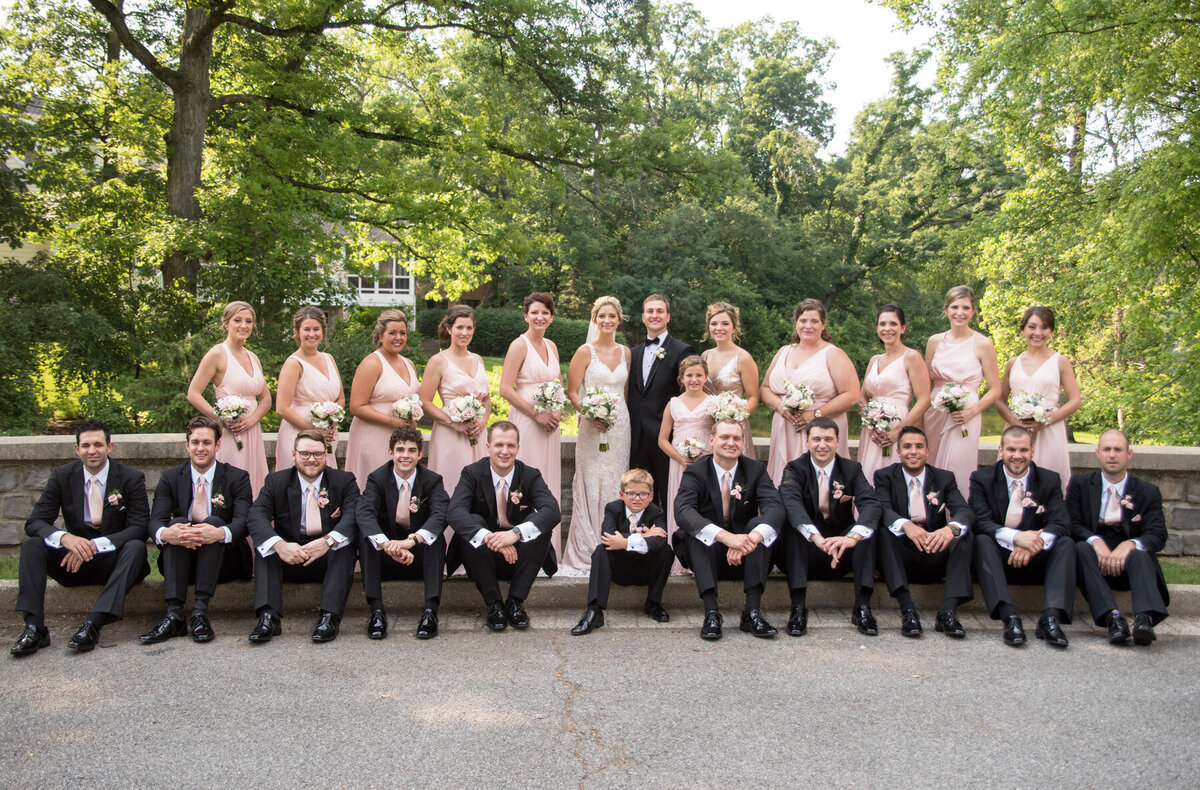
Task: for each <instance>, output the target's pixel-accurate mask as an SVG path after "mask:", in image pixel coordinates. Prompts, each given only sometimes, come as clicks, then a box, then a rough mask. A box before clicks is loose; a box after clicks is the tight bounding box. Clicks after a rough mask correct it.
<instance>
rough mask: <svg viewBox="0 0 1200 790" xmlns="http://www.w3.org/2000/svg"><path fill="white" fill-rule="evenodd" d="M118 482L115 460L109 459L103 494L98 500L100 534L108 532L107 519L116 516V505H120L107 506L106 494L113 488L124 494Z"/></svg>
mask: <svg viewBox="0 0 1200 790" xmlns="http://www.w3.org/2000/svg"><path fill="white" fill-rule="evenodd" d="M120 482H121V481H120V480H119V479H118V475H117V464H116V462H115V461H109V462H108V479H107V480H105V481H104V496H103V497H102V498H101V500H100V534H101V535H104V534H107V533H108V524H109V520H110V519H112V518H113V517H114V516H116V513H117V507H120V505H117V507H109V506H108V495H109V494H111V493H112V492H113V490H114V489H116V491H117V493H119V494H120V495H121V496H122V497H124V496H125V492H124V491H122V490H121V486H120Z"/></svg>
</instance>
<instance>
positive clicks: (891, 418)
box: [862, 398, 902, 456]
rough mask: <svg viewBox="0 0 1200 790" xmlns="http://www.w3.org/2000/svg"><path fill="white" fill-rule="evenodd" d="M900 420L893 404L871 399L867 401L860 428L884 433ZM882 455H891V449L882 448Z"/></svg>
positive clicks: (898, 412)
mask: <svg viewBox="0 0 1200 790" xmlns="http://www.w3.org/2000/svg"><path fill="white" fill-rule="evenodd" d="M901 419H902V418H901V416H900V407H899V406H897V405H896V404H895V403H892V402H891V401H890V400H888V399H887V398H871V400H869V401H867V408H866V411H864V412H863V415H862V426H863V427H864V428H867V429H869V430H872V431H880V432H883V433H886V432H888V431H890V430H892V429H893V428H895V427H896V425H897V424H898V423H899V422H900V420H901ZM883 454H884V455H885V456H889V455H891V454H892V448H891V447H884V448H883Z"/></svg>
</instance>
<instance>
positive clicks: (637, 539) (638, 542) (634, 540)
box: [625, 506, 650, 554]
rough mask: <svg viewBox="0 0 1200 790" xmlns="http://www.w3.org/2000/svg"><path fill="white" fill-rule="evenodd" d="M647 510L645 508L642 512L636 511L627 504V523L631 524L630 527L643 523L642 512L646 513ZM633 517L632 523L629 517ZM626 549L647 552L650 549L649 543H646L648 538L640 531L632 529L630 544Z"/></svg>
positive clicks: (635, 552) (641, 552)
mask: <svg viewBox="0 0 1200 790" xmlns="http://www.w3.org/2000/svg"><path fill="white" fill-rule="evenodd" d="M645 512H646V511H645V509H644V508H643V509H642V512H641V513H634V512H633V511H632V510H630V509H629V507H628V506H626V507H625V523H626V524H629V526H630V527H636V526H637V525H638V524H641V523H642V513H645ZM631 518H632V519H633V520H634V521H633V523H632V524H630V522H629V519H631ZM625 551H632V552H633V553H634V554H646V553H648V552H649V551H650V547H649V546H648V545H646V539H645V538H644V537H642V536H641V535H639V534H638V533H636V532H634V531H632V530H630V532H629V544H628V545H627V546H626V547H625Z"/></svg>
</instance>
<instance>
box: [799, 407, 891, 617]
mask: <svg viewBox="0 0 1200 790" xmlns="http://www.w3.org/2000/svg"><path fill="white" fill-rule="evenodd" d="M804 430H805V433H806V434H807V436H808V452H807V453H805V454H804V455H802V456H800V457H799V458H797V459H795V460H793V461H789V462H788V465H787V466H785V467H784V468H783V480H782V482H781V483H780V486H779V494H780V496H781V497H782V498H783V506H784V507H785V508H786V509H787V517H788V523H790V524H791V529H789V530H787V535H786V538H785V539H784V540H783V542H782V551H781V554H782V560H781V562H779V563H778V564H779V565H780V566H781V567H782V569H783V571H784V572H785V573H786V574H787V578H788V588H789V589H790V590H791V597H792V612H791V616H790V617H789V618H788V622H787V632H788V634H789V635H791V636H801V635H802V634H803V633H804V632H805V631H806V630H808V606H807V593H808V580H809V579H840V578H842V577H843V576H845V575H846V573H847V572H848V571H849V570H850V569H853V570H854V610H853V611H852V612H851V614H850V622H851V623H853V624H854V625H855V626H856V627H857V628H858V630H859V631H860V632H861V633H863V634H866V635H867V636H875V635H876V634H878V633H879V626H878V625H877V624H876V623H875V616H874V615H873V614H871V593H872V591H873V590H874V588H875V552H876V548H875V544H876V541H875V527H876V525H878V524H879V518H880V514H881V510H880V507H879V500H878V499H876V497H875V491H874V489H872V488H871V484H870V483H868V482H867V478H866V476H864V475H863V471H862V466H861V465H860V464H858V463H857V462H855V461H851V460H850V459H849V458H842V457H841V456H839V455H838V454H837V445H838V425H837V423H836V422H834V421H833V420H831V419H830V418H828V417H817V418H815V419H814V420H813V421H812V422H810V423H809V424H808V425H806V426H805V427H804ZM855 508H857V509H858V517H857V518H855V515H854V511H855Z"/></svg>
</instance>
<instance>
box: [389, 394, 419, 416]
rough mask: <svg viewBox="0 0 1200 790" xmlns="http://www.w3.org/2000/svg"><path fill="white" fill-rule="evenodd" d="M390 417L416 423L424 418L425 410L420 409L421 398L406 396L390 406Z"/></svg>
mask: <svg viewBox="0 0 1200 790" xmlns="http://www.w3.org/2000/svg"><path fill="white" fill-rule="evenodd" d="M392 416H393V417H397V418H399V419H401V420H411V421H412V422H418V421H419V420H420V419H421V418H422V417H424V416H425V410H424V409H423V408H421V398H420V397H418V396H417V395H406V396H405V397H403V398H401V399H400V400H398V401H396V402H395V403H393V404H392Z"/></svg>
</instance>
